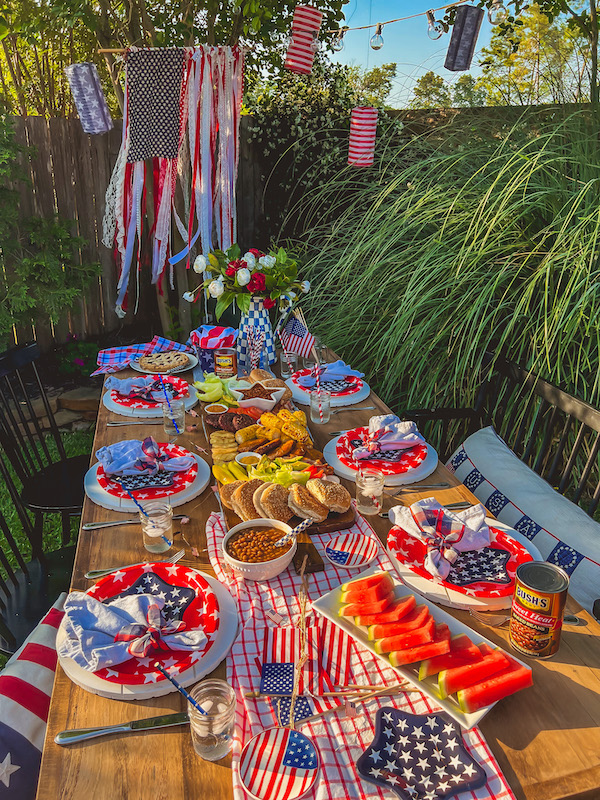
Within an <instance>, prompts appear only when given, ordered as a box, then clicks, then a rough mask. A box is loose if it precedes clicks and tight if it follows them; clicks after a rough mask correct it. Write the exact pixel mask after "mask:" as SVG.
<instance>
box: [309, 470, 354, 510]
mask: <svg viewBox="0 0 600 800" xmlns="http://www.w3.org/2000/svg"><path fill="white" fill-rule="evenodd" d="M306 488H307V489H308V491H309V492H310V493H311V494H312V496H313V497H314V498H315V499H316V500H318V501H319V503H322V504H323V505H324V506H327V508H328V509H329V510H330V511H335V512H336V513H337V514H343V512H344V511H348V509H349V508H350V505H351V504H352V497H351V496H350V492H349V491H348V490H347V489H345V488H344V487H343V486H341V485H340V484H339V483H332V482H331V481H322V480H320V479H319V478H312V479H311V480H309V481H308V482H307V484H306Z"/></svg>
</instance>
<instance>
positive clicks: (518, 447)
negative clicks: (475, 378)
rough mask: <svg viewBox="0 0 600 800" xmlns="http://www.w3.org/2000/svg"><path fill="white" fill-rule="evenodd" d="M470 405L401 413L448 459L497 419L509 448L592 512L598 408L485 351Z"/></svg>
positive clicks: (597, 476) (598, 466)
mask: <svg viewBox="0 0 600 800" xmlns="http://www.w3.org/2000/svg"><path fill="white" fill-rule="evenodd" d="M482 376H483V378H482V382H481V385H480V388H479V390H478V393H477V397H476V401H475V403H474V405H473V407H472V408H431V409H410V410H401V411H398V414H399V415H401V416H402V417H403V418H404V419H412V420H414V421H415V422H417V424H418V425H419V428H420V429H421V431H422V432H423V434H424V435H425V436H426V437H427V439H428V441H431V443H432V444H433V445H434V446H435V447H437V449H438V453H439V455H440V459H441V460H442V461H446V460H447V459H448V458H449V457H450V456H451V455H452V453H453V452H454V451H455V450H456V448H457V447H458V446H459V445H460V444H461V443H462V442H463V441H464V440H465V438H466V437H467V436H469V435H470V434H471V433H474V432H475V431H476V430H478V429H479V428H482V427H484V426H486V425H492V426H493V427H494V429H495V430H496V432H497V433H498V434H499V435H500V436H501V437H502V438H503V439H504V441H505V442H506V443H507V445H508V446H509V447H510V448H511V450H512V451H513V452H514V453H515V454H516V455H517V456H518V457H519V458H520V459H521V461H523V462H524V463H525V464H527V466H528V467H530V468H531V469H532V470H533V471H534V472H536V473H537V474H538V475H541V477H542V478H544V479H545V480H546V481H547V482H548V483H549V484H550V485H551V486H553V487H554V488H555V489H556V490H557V491H558V492H560V494H563V495H565V496H566V497H568V499H569V500H571V501H572V502H574V503H577V504H578V505H579V506H580V507H581V508H582V509H583V510H584V511H585V512H586V513H587V514H588V515H589V516H591V517H594V515H595V512H596V510H597V508H598V504H599V503H600V460H599V453H600V411H599V410H598V409H596V408H594V407H593V406H591V405H590V404H589V403H586V402H584V401H583V400H579V399H578V398H576V397H573V396H572V395H570V394H568V393H567V392H565V391H563V390H562V389H559V388H558V387H557V386H554V385H553V384H551V383H549V382H548V381H545V380H543V379H542V378H540V377H538V376H536V375H533V374H532V373H531V372H530V371H529V370H527V369H524V368H523V367H520V366H518V365H517V364H515V363H513V362H511V361H508V360H506V359H504V358H502V357H501V356H497V355H495V354H493V353H486V354H485V358H484V360H483V365H482Z"/></svg>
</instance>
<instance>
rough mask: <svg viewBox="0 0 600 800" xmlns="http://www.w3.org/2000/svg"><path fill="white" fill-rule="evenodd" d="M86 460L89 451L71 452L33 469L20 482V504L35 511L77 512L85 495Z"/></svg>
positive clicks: (87, 460) (87, 464) (87, 461)
mask: <svg viewBox="0 0 600 800" xmlns="http://www.w3.org/2000/svg"><path fill="white" fill-rule="evenodd" d="M89 463H90V457H89V456H88V455H83V456H73V457H72V458H67V459H66V460H65V461H57V462H56V463H54V464H50V466H48V467H45V468H44V469H42V470H40V471H39V472H36V474H35V475H34V476H33V478H30V479H29V480H26V481H25V482H24V484H23V490H22V492H21V500H22V501H23V504H24V505H25V506H27V508H31V509H32V510H34V511H69V512H71V513H72V514H78V513H80V512H81V507H82V505H83V497H84V492H83V479H84V476H85V473H86V472H87V470H88V467H89Z"/></svg>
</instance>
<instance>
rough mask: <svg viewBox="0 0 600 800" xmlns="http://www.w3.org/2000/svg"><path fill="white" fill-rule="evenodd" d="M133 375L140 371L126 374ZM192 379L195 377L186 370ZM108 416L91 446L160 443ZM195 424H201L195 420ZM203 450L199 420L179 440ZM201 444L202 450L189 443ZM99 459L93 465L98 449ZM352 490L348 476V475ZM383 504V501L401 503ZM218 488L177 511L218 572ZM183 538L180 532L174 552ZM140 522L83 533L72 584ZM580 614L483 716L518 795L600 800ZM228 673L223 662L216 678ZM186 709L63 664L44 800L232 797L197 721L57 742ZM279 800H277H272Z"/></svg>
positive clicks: (595, 718)
mask: <svg viewBox="0 0 600 800" xmlns="http://www.w3.org/2000/svg"><path fill="white" fill-rule="evenodd" d="M130 374H131V375H133V374H135V373H133V370H130V371H128V372H123V373H121V374H120V377H126V376H127V377H129V375H130ZM183 377H188V378H189V379H190V380H191V374H189V375H184V376H183ZM366 404H368V405H374V406H376V408H377V409H380V410H381V412H389V409H388V408H387V406H385V404H384V403H383V402H382V401H381V400H380V399H379V398H378V397H376V396H375V395H374V394H371V396H370V397H369V398H368V400H366V401H364V402H363V403H360V405H366ZM375 413H377V411H357V410H353V409H352V407H349V408H348V409H347V410H344V411H343V412H342V413H338V414H335V415H333V416H332V417H331V421H330V422H329V423H328V424H327V425H311V430H312V432H313V435H314V438H315V442H316V445H317V447H319V448H320V449H322V448H323V446H324V445H325V443H326V442H327V441H328V440H329V438H330V432H331V431H334V430H337V429H346V428H349V427H355V426H357V425H363V424H367V422H368V419H369V417H370V416H372V415H373V414H375ZM109 419H112V420H117V419H119V420H124V419H125V418H124V417H119V416H118V415H116V414H113V413H111V412H109V411H107V409H106V408H105V407H104V406H103V405H102V404H101V405H100V411H99V414H98V424H97V427H96V435H95V439H94V447H93V451H92V452H93V453H95V452H96V450H97V449H98V448H100V447H102V446H104V445H108V444H112V443H114V442H117V441H120V440H122V439H126V438H140V436H141V433H142V431H143V432H144V433H146V432H147V433H149V434H152V435H154V436H155V438H157V439H159V440H160V436H161V434H162V421H160V420H159V421H158V422H157V424H156V425H154V424H149V425H148V427H147V428H146V427H141V426H134V425H131V426H127V427H111V428H107V427H106V423H107V421H108V420H109ZM187 421H188V424H190V423H192V422H196V421H197V420H193V419H192V418H191V417H190V416H189V415H188V417H187ZM186 440H188V442H189V441H193V442H195V443H197V444H199V445H200V446H204V447H205V446H206V442H205V439H204V435H203V433H202V429H201V426H200V425H199V426H198V428H197V430H196V431H194V432H191V433H188V432H186V433H185V434H184V435H182V436H181V437H180V439H179V440H178V441H179V442H180V443H181V444H182V445H183V446H186ZM192 450H193V448H192ZM91 460H92V463H94V462H95V461H96V459H95V457H94V456H93V455H92V459H91ZM442 481H448V482H449V483H450V484H451V488H449V489H442V490H435V491H431V490H429V491H424V492H422V493H419V492H414V493H413V492H411V493H410V498H411V501H414V500H416V499H418V498H419V497H426V496H431V495H432V494H434V495H435V496H436V497H437V498H438V499H439V500H440V501H442V502H453V501H457V500H460V499H468V500H471V501H474V502H475V498H474V496H473V495H472V494H471V492H470V491H469V490H468V489H466V488H465V487H464V486H463V485H462V484H458V482H457V480H456V479H455V477H454V475H453V474H452V473H450V472H449V470H447V469H446V467H444V466H443V465H442V464H438V466H437V468H436V470H435V472H434V473H433V474H432V475H431V476H429V477H428V478H427V479H426V481H425V482H433V483H437V482H442ZM345 484H346V485H347V487H348V488H349V489H350V490H351V491H352V493H353V492H354V487H353V485H352V484H351V483H349V482H347V481H345ZM394 502H395V501H393V500H392V499H391V498H387V499H386V505H385V508H388V507H391V506H392V505H393V504H394ZM217 510H218V507H217V501H216V499H215V498H214V496H213V493H212V492H211V491H210V489H206V490H205V491H204V493H203V494H202V495H201V496H199V497H196V498H195V499H194V500H192V501H190V502H189V503H187V504H186V505H184V506H180V507H179V508H178V512H181V513H187V514H188V515H189V516H190V518H191V521H190V523H189V524H187V525H186V526H185V527H184V528H183V531H184V534H185V537H186V539H187V540H188V542H189V543H190V545H191V546H195V547H197V548H198V549H199V550H200V554H201V558H195V557H194V556H193V555H192V554H191V552H190V547H189V546H187V545H185V547H186V555H185V558H184V559H183V561H180V562H179V563H180V564H187V565H189V566H192V567H196V568H200V569H202V570H204V571H206V572H207V573H208V574H211V575H214V572H213V570H212V568H211V567H210V565H209V563H208V558H207V556H206V553H205V552H202V548H205V547H206V538H205V524H206V520H207V518H208V516H209V514H210V513H211V512H213V511H217ZM116 517H118V514H117V513H116V512H114V511H108V510H105V509H103V508H101V507H100V506H97V505H95V504H94V503H92V502H91V501H90V500H89V499H88V498H87V497H86V499H85V502H84V505H83V513H82V517H81V522H82V523H85V522H101V521H104V520H108V519H115V518H116ZM369 522H370V523H371V524H372V525H373V527H374V528H375V530H376V532H377V534H378V536H379V537H380V539H381V540H382V541H383V542H385V540H386V537H387V533H388V531H389V527H390V524H389V522H388V521H387V520H384V519H381V518H379V517H370V518H369ZM183 546H184V543H183V542H181V539H180V537H178V538H177V539H176V541H175V547H177V548H181V547H183ZM144 552H145V551H144V550H143V546H142V536H141V531H140V528H139V526H136V525H129V526H123V527H114V528H106V529H103V530H98V531H91V532H86V531H80V534H79V540H78V544H77V553H76V556H75V566H74V571H73V579H72V584H71V588H72V589H75V590H86V589H88V588H89V587H90V586H91V582H90V581H88V580H86V579H85V578H84V573H85V572H87V571H88V570H90V569H101V568H104V567H111V566H119V565H122V564H129V563H132V562H136V561H138V560H140V558H143V557H144ZM568 607H569V609H570V610H571V611H573V612H576V613H578V614H580V616H582V617H583V618H584V619H585V621H586V623H587V624H586V625H585V626H582V627H569V628H566V629H564V631H563V638H562V644H561V647H560V650H559V652H558V654H557V655H556V656H555V657H554V658H552V659H550V660H547V661H538V660H535V659H524V660H525V661H528V662H529V663H531V666H532V667H533V673H534V686H533V688H531V689H527V690H525V691H524V692H520V693H518V694H516V695H514V696H512V697H509V698H507V699H505V700H503V701H502V702H500V703H499V704H498V705H497V706H496V707H494V708H493V709H492V710H491V711H490V712H489V713H488V715H487V716H486V717H485V718H484V720H483V721H482V723H481V726H480V727H481V731H482V732H483V734H484V736H485V737H486V739H487V742H488V744H489V746H490V748H491V750H492V751H493V753H494V755H495V756H496V758H497V760H498V762H499V764H500V767H501V769H502V770H503V771H504V774H505V776H506V778H507V779H508V782H509V783H510V785H511V788H512V790H513V792H514V793H515V795H516V797H517V798H519V800H597V799H598V798H600V625H598V623H597V622H596V621H595V620H594V619H593V618H592V617H591V616H590V615H589V614H588V613H587V612H582V611H581V609H580V607H579V605H578V604H577V603H575V602H574V601H572V600H569V603H568ZM452 613H455V615H456V617H457V618H459V619H461V620H462V621H463V622H465V623H466V624H467V625H470V626H471V627H473V628H474V629H475V630H477V631H479V632H480V633H481V634H483V635H485V636H487V637H488V638H490V639H493V640H494V641H496V642H497V643H498V644H500V645H502V646H504V647H507V648H508V634H507V631H506V630H498V629H492V628H488V627H486V626H484V625H480V624H479V623H477V622H475V620H474V619H473V617H471V616H470V615H469V614H468V613H466V612H461V611H456V612H452ZM212 674H213V675H214V676H217V677H225V662H222V664H221V665H220V666H219V667H218V668H217V669H216V670H215V672H214V673H212ZM183 710H185V703H184V701H183V700H182V698H181V697H180V695H179V694H178V693H177V692H173V693H171V694H168V695H166V696H165V697H160V698H156V699H153V700H143V701H131V702H126V701H117V700H110V699H106V698H102V697H99V696H97V695H93V694H91V693H89V692H87V691H85V690H83V689H81V688H79V687H78V686H76V685H75V684H74V683H72V682H71V680H70V679H69V678H68V677H67V676H66V675H65V673H64V672H63V671H62V669H61V667H60V665H59V666H58V668H57V671H56V680H55V684H54V691H53V695H52V702H51V706H50V714H49V719H48V731H47V735H46V742H45V746H44V752H43V757H42V765H41V771H40V780H39V787H38V793H37V800H147V798H148V797H149V796H152V797H153V798H154V800H196V798H198V797H199V796H202V797H204V798H206V800H220V799H221V798H223V799H224V800H225V798H227V800H229V799H230V798H231V797H232V784H231V768H230V766H231V761H230V757H227V758H225V759H223V760H222V761H219V762H217V763H209V762H206V761H202V760H201V759H200V758H199V757H197V756H196V755H195V753H194V750H193V748H192V744H191V738H190V732H189V728H188V726H178V727H174V728H168V729H159V730H154V731H146V732H143V733H133V734H125V735H120V736H110V737H105V738H101V739H96V740H92V741H88V742H82V743H79V744H75V745H71V746H69V747H59V746H58V745H56V744H55V743H54V737H55V735H56V734H57V733H58V732H59V731H62V730H65V729H69V728H87V727H96V726H101V725H113V724H119V723H123V722H126V721H129V720H132V719H142V718H144V717H150V716H157V715H160V714H165V713H172V712H178V711H183ZM273 800H276V799H275V798H274V799H273Z"/></svg>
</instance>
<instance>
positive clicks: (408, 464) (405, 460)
mask: <svg viewBox="0 0 600 800" xmlns="http://www.w3.org/2000/svg"><path fill="white" fill-rule="evenodd" d="M368 433H369V429H368V428H354V429H353V430H351V431H346V433H345V434H344V435H343V436H340V438H339V439H338V442H337V445H336V448H335V452H336V455H337V457H338V458H339V460H340V461H341V463H342V464H344V465H345V466H346V467H349V468H350V469H354V470H358V468H359V466H361V465H362V466H364V467H369V468H371V469H375V470H377V471H378V472H381V473H382V474H383V475H404V474H405V473H407V472H410V470H411V469H416V468H417V467H418V466H420V464H422V462H423V461H425V458H426V456H427V445H426V444H416V445H415V446H414V447H409V448H407V449H406V450H394V451H393V457H389V456H388V458H368V459H363V460H362V461H355V460H354V456H353V452H354V448H355V447H359V446H360V445H361V444H362V443H363V441H364V440H366V437H367V434H368ZM390 455H391V454H390Z"/></svg>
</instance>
